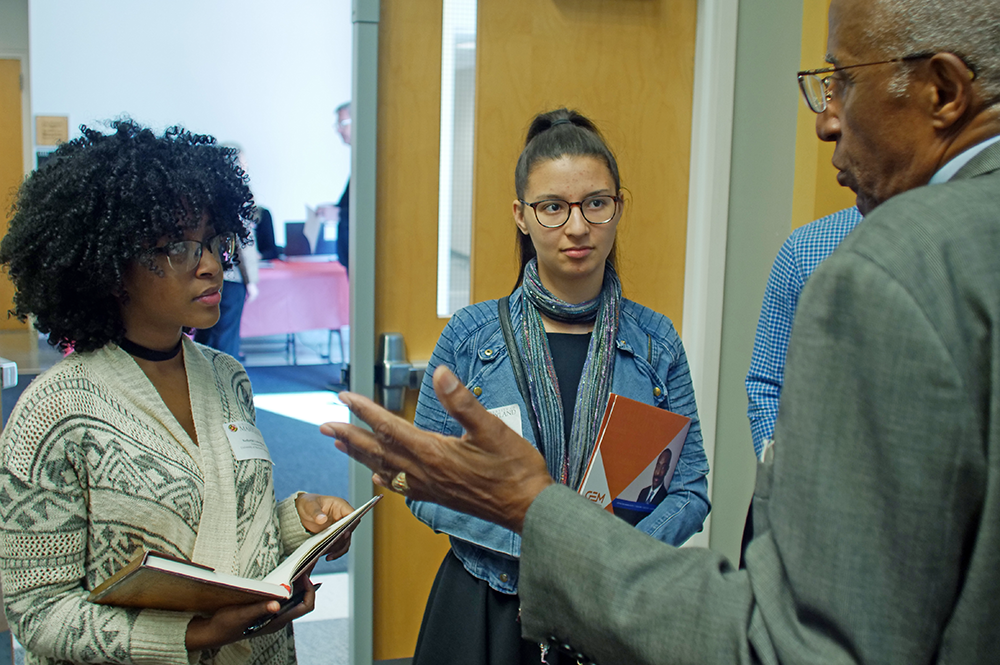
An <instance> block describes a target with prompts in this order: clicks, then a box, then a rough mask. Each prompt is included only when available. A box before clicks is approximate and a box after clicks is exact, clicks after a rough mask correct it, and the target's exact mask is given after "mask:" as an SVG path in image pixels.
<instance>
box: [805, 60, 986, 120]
mask: <svg viewBox="0 0 1000 665" xmlns="http://www.w3.org/2000/svg"><path fill="white" fill-rule="evenodd" d="M934 55H936V54H934V53H914V54H913V55H904V56H903V57H902V58H892V59H891V60H879V61H878V62H863V63H861V64H859V65H847V66H845V67H825V68H823V69H810V70H807V71H802V72H799V74H798V77H799V89H801V90H802V96H803V97H804V98H805V100H806V106H808V107H809V110H811V111H812V112H813V113H822V112H823V111H825V110H826V105H827V103H828V102H829V101H830V100H831V99H832V98H833V91H832V90H831V89H830V86H831V85H832V84H833V78H832V76H831V75H832V74H834V73H836V72H842V71H844V70H845V69H854V68H856V67H871V66H872V65H886V64H889V63H890V62H912V61H914V60H926V59H927V58H931V57H933V56H934ZM966 67H968V68H969V70H970V71H971V72H972V78H975V70H974V69H973V68H972V66H971V65H969V64H968V63H966ZM823 74H826V76H822V75H823ZM821 76H822V78H820V77H821Z"/></svg>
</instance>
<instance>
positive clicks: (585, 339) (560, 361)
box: [546, 332, 590, 441]
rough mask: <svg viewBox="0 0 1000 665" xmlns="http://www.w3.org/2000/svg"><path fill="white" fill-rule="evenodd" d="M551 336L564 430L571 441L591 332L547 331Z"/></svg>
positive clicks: (549, 336)
mask: <svg viewBox="0 0 1000 665" xmlns="http://www.w3.org/2000/svg"><path fill="white" fill-rule="evenodd" d="M546 336H547V337H548V338H549V351H550V352H551V353H552V364H553V366H554V367H555V370H556V379H557V380H558V382H559V395H560V397H561V398H562V407H563V431H564V432H565V434H566V440H567V441H569V435H570V432H572V430H573V411H574V410H575V409H576V393H577V389H578V388H579V387H580V377H581V376H582V375H583V363H585V362H586V361H587V349H589V348H590V333H586V334H584V335H575V334H572V333H551V332H550V333H546Z"/></svg>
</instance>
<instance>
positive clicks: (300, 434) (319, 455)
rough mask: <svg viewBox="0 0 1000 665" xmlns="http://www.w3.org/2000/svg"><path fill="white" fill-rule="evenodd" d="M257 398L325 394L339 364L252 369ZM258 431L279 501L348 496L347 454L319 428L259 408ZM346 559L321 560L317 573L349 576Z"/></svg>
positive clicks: (248, 372) (250, 371)
mask: <svg viewBox="0 0 1000 665" xmlns="http://www.w3.org/2000/svg"><path fill="white" fill-rule="evenodd" d="M247 374H249V376H250V384H251V385H252V386H253V391H254V395H255V396H258V397H259V396H264V395H272V394H279V393H280V394H287V393H307V392H316V391H322V390H324V389H325V388H326V386H327V385H328V383H329V381H330V377H331V376H339V375H340V368H339V366H334V365H306V366H301V365H300V366H285V367H248V368H247ZM257 428H258V429H260V431H261V433H262V434H263V435H264V440H265V441H266V442H267V447H268V448H269V449H270V451H271V459H272V460H273V461H274V493H275V495H276V496H277V497H278V498H283V497H286V496H289V495H290V494H292V493H293V492H297V491H304V492H316V493H318V494H332V495H333V496H347V456H346V455H344V454H343V453H341V452H340V451H339V450H337V449H336V448H334V446H333V440H332V439H330V438H329V437H326V436H323V435H322V434H320V432H319V427H318V426H317V425H315V424H312V423H307V422H304V421H302V420H298V419H295V418H289V417H287V416H284V415H280V414H278V413H274V412H272V411H267V410H264V409H262V408H260V407H259V406H258V408H257ZM346 570H347V561H346V559H338V560H336V561H320V562H319V563H318V564H316V569H315V572H316V573H332V572H344V571H346Z"/></svg>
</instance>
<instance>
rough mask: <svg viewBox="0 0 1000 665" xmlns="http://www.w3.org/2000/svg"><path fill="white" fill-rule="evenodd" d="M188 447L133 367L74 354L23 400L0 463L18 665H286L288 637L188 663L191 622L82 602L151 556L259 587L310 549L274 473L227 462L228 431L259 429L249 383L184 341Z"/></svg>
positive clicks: (3, 549) (1, 548) (113, 355)
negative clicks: (288, 557)
mask: <svg viewBox="0 0 1000 665" xmlns="http://www.w3.org/2000/svg"><path fill="white" fill-rule="evenodd" d="M183 352H184V364H185V368H186V370H187V376H188V386H189V390H190V396H191V408H192V412H193V416H194V423H195V431H196V434H197V438H198V442H197V444H195V442H193V441H192V440H191V439H190V437H189V436H188V435H187V433H186V432H185V431H184V429H183V428H182V427H181V426H180V424H179V423H178V422H177V420H176V419H175V418H174V417H173V415H172V414H171V413H170V411H169V410H167V408H166V405H165V404H164V403H163V400H162V399H161V398H160V396H159V394H158V393H157V392H156V389H155V388H154V387H153V385H152V383H150V381H149V380H148V379H147V378H146V375H145V374H144V373H143V372H142V370H141V369H140V368H139V366H138V365H137V364H136V363H135V361H133V360H132V358H131V356H129V355H128V354H127V353H125V352H124V351H122V350H121V349H119V348H118V347H117V346H115V345H113V344H109V345H107V346H105V347H104V348H102V349H99V350H97V351H94V352H91V353H73V354H70V355H69V356H68V357H67V358H65V359H64V360H62V361H61V362H60V363H58V364H57V365H56V366H55V367H53V368H52V369H50V370H48V371H47V372H45V373H44V374H42V375H41V376H39V377H38V378H37V379H35V381H33V382H32V383H31V385H30V386H28V388H27V389H26V390H25V392H24V394H23V395H22V396H21V398H20V400H18V403H17V405H16V407H15V408H14V411H13V413H12V414H11V417H10V420H9V421H8V424H7V427H6V428H5V429H4V432H3V436H2V438H0V450H2V456H3V468H2V470H0V575H2V583H3V591H4V597H5V601H6V612H7V617H8V619H9V621H10V624H11V629H12V631H13V632H14V635H15V636H16V637H17V639H18V640H19V641H20V642H21V644H23V645H24V647H25V650H26V652H27V653H26V657H25V662H26V664H27V665H32V664H35V663H37V664H43V663H44V664H46V665H55V664H56V663H97V662H100V663H166V664H173V663H176V664H177V665H189V664H190V663H205V664H209V663H210V664H212V665H243V664H247V665H289V664H292V663H294V662H295V647H294V640H293V637H292V629H291V625H289V626H287V627H286V629H285V630H283V631H279V632H278V633H275V634H271V635H263V636H259V637H254V638H252V639H250V640H244V641H241V642H237V643H236V644H233V645H229V646H226V647H223V648H222V649H213V650H206V651H203V652H200V653H189V652H188V651H187V650H186V649H185V646H184V645H185V633H186V630H187V624H188V622H189V621H190V620H191V618H192V615H191V614H188V613H182V612H166V611H158V610H141V611H140V610H132V609H124V608H116V607H109V606H104V605H96V604H93V603H89V602H87V594H88V592H89V591H90V590H91V589H93V588H94V587H96V586H97V585H98V584H100V583H101V582H102V581H104V580H105V579H106V578H107V577H109V576H110V575H111V574H112V573H114V572H115V571H116V570H118V569H119V568H121V567H122V566H123V565H124V564H125V563H127V562H128V561H129V560H130V559H131V558H132V557H133V556H134V555H135V553H136V552H138V551H139V550H141V549H142V548H149V549H152V550H157V551H160V552H165V553H167V554H171V555H174V556H179V557H184V558H188V559H191V560H193V561H195V562H197V563H201V564H204V565H207V566H211V567H212V568H215V569H217V570H220V571H224V572H229V573H234V574H237V575H242V576H244V577H253V578H260V577H263V576H264V575H265V574H266V573H267V572H269V571H270V570H271V569H273V568H274V566H275V565H276V564H277V563H278V561H279V560H280V558H281V557H282V555H283V554H284V553H287V552H290V551H291V550H292V549H294V548H295V547H296V546H297V545H299V544H300V543H301V542H302V541H303V540H305V538H306V537H307V536H308V534H307V532H306V530H305V529H304V528H303V527H302V524H301V522H300V521H299V518H298V514H297V512H296V509H295V505H294V497H290V498H289V499H286V500H285V501H282V502H281V503H280V504H277V503H276V502H275V499H274V485H273V481H272V477H271V463H270V462H269V461H267V460H260V459H249V460H244V461H237V460H236V459H235V458H234V456H233V452H232V447H231V446H230V444H229V440H228V438H227V437H226V435H225V427H224V426H225V424H226V423H229V422H234V421H247V422H251V423H253V422H254V420H255V414H254V407H253V396H252V393H251V389H250V381H249V379H248V377H247V375H246V372H245V371H244V369H243V367H242V366H241V365H240V364H239V363H238V362H237V361H236V360H234V359H233V358H231V357H230V356H228V355H225V354H222V353H218V352H216V351H214V350H212V349H209V348H207V347H203V346H201V345H198V344H195V343H194V342H191V341H190V340H187V339H185V341H184V350H183Z"/></svg>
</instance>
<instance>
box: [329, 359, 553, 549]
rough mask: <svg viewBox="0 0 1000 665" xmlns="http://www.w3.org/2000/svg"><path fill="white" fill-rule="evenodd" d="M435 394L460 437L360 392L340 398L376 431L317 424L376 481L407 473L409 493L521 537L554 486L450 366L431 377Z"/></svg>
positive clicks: (533, 455) (528, 449) (537, 460)
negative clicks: (531, 509)
mask: <svg viewBox="0 0 1000 665" xmlns="http://www.w3.org/2000/svg"><path fill="white" fill-rule="evenodd" d="M434 391H435V392H436V393H437V396H438V400H439V401H440V402H441V404H442V406H444V408H445V409H446V410H447V411H448V413H450V414H451V415H452V417H453V418H455V420H457V421H458V423H459V424H460V425H462V427H463V428H465V432H466V433H465V434H464V435H463V436H462V437H461V438H455V437H450V436H442V435H440V434H434V433H432V432H425V431H423V430H420V429H417V428H416V427H414V426H413V425H412V424H410V423H408V422H406V421H405V420H403V419H402V418H400V417H398V416H396V415H393V414H392V413H390V412H389V411H386V410H385V409H383V408H382V407H380V406H378V405H377V404H375V403H374V402H372V401H371V400H369V399H367V398H366V397H363V396H361V395H357V394H355V393H348V392H344V393H340V399H341V400H342V401H343V402H344V403H345V404H346V405H347V406H348V407H349V408H350V409H351V412H352V413H354V415H356V416H357V417H358V418H360V419H361V420H363V421H364V422H366V423H368V425H369V426H370V427H371V428H372V431H371V432H368V431H367V430H364V429H361V428H360V427H355V426H354V425H350V424H348V423H326V424H324V425H322V426H321V427H320V431H322V432H323V433H324V434H326V435H327V436H332V437H334V438H336V439H337V442H336V446H337V448H338V449H339V450H341V451H343V452H345V453H347V454H348V455H350V456H351V457H353V458H354V459H356V460H357V461H359V462H361V463H362V464H364V465H365V466H367V467H368V468H370V469H371V470H372V471H373V472H374V476H372V481H373V482H374V483H375V484H376V485H380V486H381V487H386V488H392V481H393V479H394V478H395V477H396V475H397V474H398V473H399V472H400V471H403V472H405V473H406V484H407V485H408V486H409V488H408V489H407V490H406V492H405V494H406V496H408V497H410V498H412V499H416V500H418V501H431V502H434V503H437V504H440V505H443V506H447V507H449V508H453V509H455V510H460V511H462V512H464V513H467V514H469V515H475V516H476V517H481V518H483V519H486V520H489V521H491V522H496V523H497V524H499V525H501V526H504V527H507V528H508V529H511V530H513V531H516V532H518V533H520V531H521V528H522V526H523V525H524V516H525V514H526V513H527V512H528V506H530V505H531V502H532V501H534V499H535V497H536V496H538V494H539V493H540V492H541V491H542V490H543V489H545V488H546V487H548V486H549V485H551V484H552V483H553V482H554V481H553V480H552V478H551V476H549V473H548V470H547V468H546V466H545V460H544V459H543V458H542V456H541V455H540V454H539V452H538V451H537V450H535V448H534V447H533V446H532V445H531V444H530V443H528V442H527V441H525V440H524V439H523V438H521V437H520V436H518V435H517V434H516V433H515V432H514V431H513V430H512V429H510V428H509V427H507V425H505V424H504V423H503V422H502V421H501V420H500V419H499V418H497V417H496V416H494V415H493V414H491V413H489V412H488V411H487V410H486V409H485V408H483V406H482V405H481V404H480V403H479V402H478V401H477V400H476V398H475V397H473V396H472V393H470V392H469V391H468V389H466V388H465V386H463V385H462V383H461V382H460V381H459V380H458V378H457V377H456V376H455V375H454V374H453V373H452V372H451V371H450V370H448V368H447V367H444V366H441V367H438V368H437V370H435V372H434Z"/></svg>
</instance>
